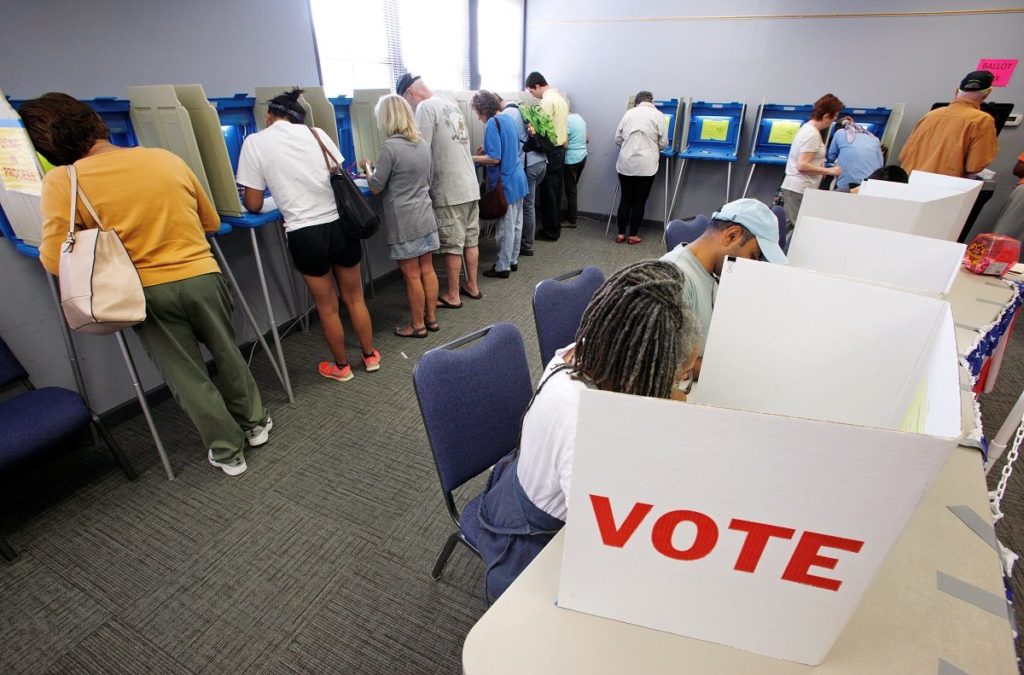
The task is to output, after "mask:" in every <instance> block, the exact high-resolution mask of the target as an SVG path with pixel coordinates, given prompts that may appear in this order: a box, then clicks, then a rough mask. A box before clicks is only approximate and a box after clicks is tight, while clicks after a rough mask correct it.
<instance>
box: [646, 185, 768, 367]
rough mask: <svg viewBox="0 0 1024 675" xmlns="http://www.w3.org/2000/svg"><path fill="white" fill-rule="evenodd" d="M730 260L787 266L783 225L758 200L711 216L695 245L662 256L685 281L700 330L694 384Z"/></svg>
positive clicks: (742, 202)
mask: <svg viewBox="0 0 1024 675" xmlns="http://www.w3.org/2000/svg"><path fill="white" fill-rule="evenodd" d="M727 257H732V258H749V259H751V260H767V261H768V262H773V263H780V264H783V265H784V264H786V262H787V260H786V254H785V253H783V252H782V249H781V248H780V247H779V221H778V219H777V218H776V217H775V214H774V213H772V211H771V209H769V208H768V207H767V206H765V205H764V204H763V203H761V202H759V201H758V200H756V199H737V200H736V201H732V202H729V203H728V204H726V205H725V206H723V207H722V209H721V210H720V211H716V212H715V213H713V214H712V215H711V224H710V225H708V229H707V230H705V231H704V234H702V235H701V236H700V237H698V238H697V240H696V241H694V242H692V243H690V244H688V245H685V246H684V245H683V244H679V245H678V246H676V247H675V248H674V249H672V250H671V251H669V252H668V253H666V254H665V255H663V256H661V260H664V261H666V262H670V263H672V264H674V265H676V266H677V267H679V269H681V270H682V271H683V274H684V275H685V276H686V285H685V286H683V302H685V303H686V304H687V305H688V306H689V307H691V308H693V311H694V313H696V315H697V322H698V324H699V325H700V329H701V335H702V339H701V345H700V352H699V354H698V356H697V360H696V361H695V362H694V364H693V370H692V377H693V379H697V378H698V377H699V376H700V366H701V362H702V361H703V359H704V347H705V345H706V344H707V339H708V328H709V327H710V326H711V313H712V312H713V311H714V308H715V295H716V294H717V293H718V279H719V278H720V277H721V276H722V267H723V266H724V265H725V259H726V258H727Z"/></svg>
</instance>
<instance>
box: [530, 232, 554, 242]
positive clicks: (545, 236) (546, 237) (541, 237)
mask: <svg viewBox="0 0 1024 675" xmlns="http://www.w3.org/2000/svg"><path fill="white" fill-rule="evenodd" d="M534 239H536V240H537V241H558V237H552V236H551V235H550V234H548V233H547V232H538V233H537V235H536V236H535V237H534Z"/></svg>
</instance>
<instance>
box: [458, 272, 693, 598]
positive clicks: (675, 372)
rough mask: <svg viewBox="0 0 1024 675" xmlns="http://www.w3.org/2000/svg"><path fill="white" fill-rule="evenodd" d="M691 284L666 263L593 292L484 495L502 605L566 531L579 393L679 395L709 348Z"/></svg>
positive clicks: (491, 582)
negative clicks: (689, 296) (703, 346)
mask: <svg viewBox="0 0 1024 675" xmlns="http://www.w3.org/2000/svg"><path fill="white" fill-rule="evenodd" d="M688 283H689V281H688V280H685V279H684V277H683V274H682V273H681V272H680V271H679V269H678V268H677V267H675V266H674V265H671V264H669V263H665V262H661V261H658V260H646V261H643V262H638V263H633V264H632V265H629V266H627V267H624V268H623V269H621V270H619V271H618V272H616V273H615V274H613V275H612V276H611V277H609V278H608V280H607V281H605V282H604V284H602V285H601V287H600V288H599V289H598V290H597V292H596V293H595V294H594V298H593V300H592V301H591V302H590V305H589V306H588V307H587V309H586V311H584V313H583V318H582V320H581V321H580V327H579V329H578V330H577V331H576V342H574V343H573V344H571V345H569V346H568V347H565V348H564V349H561V350H559V351H558V352H556V353H555V357H554V358H553V359H552V360H551V363H549V364H548V366H547V368H546V369H545V371H544V374H543V376H542V377H541V381H540V384H539V385H538V386H537V390H536V392H535V394H534V397H533V400H532V401H531V402H530V405H529V407H528V408H527V411H526V414H525V415H524V416H523V425H522V430H521V432H520V437H519V448H518V449H517V450H515V451H514V452H512V453H511V454H509V455H508V456H507V457H505V458H504V459H502V460H501V461H500V462H498V464H497V465H496V466H495V467H494V471H493V472H492V474H491V477H490V480H489V482H488V485H487V488H486V490H484V493H483V494H482V495H481V497H480V500H479V501H480V512H479V517H480V525H481V532H480V535H479V537H478V539H479V541H478V542H477V548H478V550H479V551H480V555H481V556H482V557H483V560H484V564H485V566H486V572H485V580H486V590H487V597H488V599H489V600H490V601H492V602H493V601H494V600H496V599H497V598H498V596H500V595H501V594H502V593H503V592H504V591H505V589H506V588H508V586H509V584H511V583H512V582H513V581H514V580H515V578H516V577H517V576H519V573H520V572H521V571H522V570H523V569H524V568H525V567H526V566H527V565H528V564H529V563H530V561H532V560H533V559H534V557H536V555H537V554H538V553H539V552H540V551H541V549H543V548H544V546H545V545H546V544H547V543H548V542H549V541H550V540H551V538H552V537H553V536H554V535H555V533H556V532H557V531H558V530H559V529H561V527H562V525H564V524H565V519H566V514H567V505H568V502H569V489H570V485H571V481H572V475H571V472H572V452H573V447H574V446H575V441H576V416H577V410H578V406H579V396H580V392H581V391H583V390H584V389H588V388H591V389H601V390H604V391H613V392H618V393H622V394H633V395H635V396H650V397H654V398H670V397H672V394H673V391H675V385H676V383H677V382H678V381H679V380H680V379H681V378H682V376H683V374H684V373H686V372H687V371H689V369H690V367H691V365H692V363H693V360H694V358H695V357H696V355H697V350H698V349H699V347H700V338H701V336H700V328H699V326H698V324H697V319H696V317H695V316H694V314H693V311H692V310H691V309H690V308H689V307H687V306H686V305H685V304H683V288H684V286H685V285H686V284H688Z"/></svg>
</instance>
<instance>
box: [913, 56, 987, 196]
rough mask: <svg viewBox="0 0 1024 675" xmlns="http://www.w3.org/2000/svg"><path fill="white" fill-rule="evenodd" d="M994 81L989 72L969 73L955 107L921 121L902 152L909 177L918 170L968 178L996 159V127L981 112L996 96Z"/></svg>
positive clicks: (963, 81)
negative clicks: (993, 90) (991, 95)
mask: <svg viewBox="0 0 1024 675" xmlns="http://www.w3.org/2000/svg"><path fill="white" fill-rule="evenodd" d="M993 79H994V77H993V75H992V73H990V72H989V71H987V70H976V71H974V72H973V73H969V74H968V75H967V77H965V78H964V79H963V80H961V81H960V88H959V89H958V90H957V93H956V98H955V99H954V100H953V102H952V103H950V104H949V105H948V106H946V107H944V108H936V109H935V110H932V111H931V112H930V113H928V114H927V115H925V116H924V117H922V118H921V119H920V120H919V121H918V123H917V124H916V125H915V126H914V130H913V131H912V132H911V134H910V138H908V139H907V142H906V144H905V145H904V146H903V150H902V152H900V164H902V165H903V168H904V169H905V170H906V172H907V173H910V172H911V171H913V170H914V169H918V170H920V171H928V172H931V173H940V174H943V175H946V176H956V177H958V178H966V177H967V176H971V175H974V174H976V173H978V172H979V171H981V170H982V169H984V168H985V167H986V166H988V165H989V163H990V162H991V161H992V160H993V159H995V158H996V155H997V154H999V142H998V141H997V140H996V123H995V120H994V119H993V118H992V116H991V115H989V114H988V113H986V112H982V110H981V102H982V101H984V100H985V99H986V98H988V95H989V94H990V93H992V81H993Z"/></svg>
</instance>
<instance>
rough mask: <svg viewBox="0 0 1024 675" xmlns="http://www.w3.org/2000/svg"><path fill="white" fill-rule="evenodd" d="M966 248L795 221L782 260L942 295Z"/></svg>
mask: <svg viewBox="0 0 1024 675" xmlns="http://www.w3.org/2000/svg"><path fill="white" fill-rule="evenodd" d="M965 249H966V246H965V245H964V244H958V243H956V242H949V241H942V240H940V239H933V238H931V237H919V236H915V235H912V234H905V233H902V232H892V231H889V230H880V229H878V228H874V227H863V226H861V225H853V224H851V223H844V222H839V221H836V220H826V219H824V218H816V217H813V216H808V217H801V218H800V225H799V227H797V228H796V229H795V230H794V231H793V239H792V240H791V241H790V244H789V251H788V253H787V257H788V258H789V264H790V265H791V266H792V267H800V268H803V269H808V270H814V271H815V272H823V273H825V274H836V275H840V276H844V277H849V278H852V279H860V280H862V281H868V282H871V283H881V284H886V285H889V286H895V287H898V288H906V289H910V290H915V291H923V292H928V293H934V294H936V295H945V294H947V293H949V289H950V287H951V286H952V285H953V279H954V278H955V277H956V274H957V272H958V271H959V270H960V263H961V261H962V260H963V257H964V251H965Z"/></svg>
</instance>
